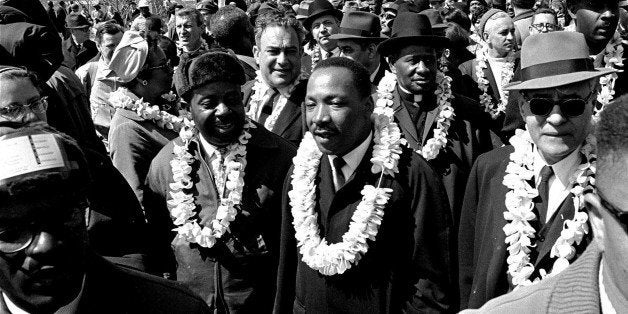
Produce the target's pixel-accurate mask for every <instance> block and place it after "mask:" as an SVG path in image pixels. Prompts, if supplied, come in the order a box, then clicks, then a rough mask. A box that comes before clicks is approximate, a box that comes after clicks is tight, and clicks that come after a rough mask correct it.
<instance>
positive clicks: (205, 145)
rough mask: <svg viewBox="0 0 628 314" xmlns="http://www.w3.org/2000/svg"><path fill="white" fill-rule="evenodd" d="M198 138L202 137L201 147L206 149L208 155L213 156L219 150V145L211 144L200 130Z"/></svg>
mask: <svg viewBox="0 0 628 314" xmlns="http://www.w3.org/2000/svg"><path fill="white" fill-rule="evenodd" d="M198 138H199V139H200V142H201V147H203V150H205V153H206V154H207V157H211V156H213V155H214V154H216V153H217V152H218V147H216V146H214V145H212V144H210V143H209V142H208V141H207V140H206V139H205V137H203V134H201V133H200V132H199V133H198Z"/></svg>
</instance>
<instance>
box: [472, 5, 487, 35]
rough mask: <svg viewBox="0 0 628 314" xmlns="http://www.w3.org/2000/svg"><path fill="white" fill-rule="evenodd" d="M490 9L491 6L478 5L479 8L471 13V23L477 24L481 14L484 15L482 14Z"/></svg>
mask: <svg viewBox="0 0 628 314" xmlns="http://www.w3.org/2000/svg"><path fill="white" fill-rule="evenodd" d="M490 9H491V8H489V7H488V6H484V5H483V6H480V8H479V9H478V10H477V11H476V12H475V14H471V23H473V24H477V23H478V22H479V21H480V20H481V19H482V16H484V14H485V13H486V12H488V10H490ZM480 35H481V34H480Z"/></svg>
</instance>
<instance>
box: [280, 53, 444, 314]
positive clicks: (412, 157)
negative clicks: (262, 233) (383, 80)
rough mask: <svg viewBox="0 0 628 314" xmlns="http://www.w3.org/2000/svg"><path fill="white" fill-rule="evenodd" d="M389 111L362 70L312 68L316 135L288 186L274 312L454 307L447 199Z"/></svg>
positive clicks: (342, 62) (355, 66)
mask: <svg viewBox="0 0 628 314" xmlns="http://www.w3.org/2000/svg"><path fill="white" fill-rule="evenodd" d="M378 101H379V100H378ZM382 101H383V102H384V103H386V100H382ZM374 107H375V108H374ZM385 107H386V105H385V104H383V105H382V102H379V103H378V104H377V105H375V106H374V104H373V100H372V98H371V84H370V79H369V72H368V71H367V70H366V69H365V68H364V67H363V66H361V65H360V64H359V63H357V62H355V61H353V60H350V59H348V58H330V59H327V60H324V61H321V63H320V64H319V65H318V66H317V67H316V68H315V69H314V72H313V73H312V76H311V77H310V79H309V81H308V88H307V96H306V99H305V116H306V117H305V120H306V123H307V126H308V129H309V132H308V133H306V135H305V137H304V138H303V141H302V142H301V144H300V147H299V150H298V152H297V156H296V157H295V158H294V159H293V160H294V166H293V167H292V169H291V171H290V173H289V175H288V176H287V177H286V183H285V186H284V193H283V210H282V212H283V215H282V228H281V235H282V236H281V239H282V242H281V249H280V251H281V257H280V264H279V265H280V266H279V275H278V280H277V283H278V287H277V289H278V290H277V294H276V300H275V312H276V313H288V312H290V313H292V312H294V313H360V314H362V313H406V312H436V311H439V312H442V311H447V310H451V309H452V304H454V300H453V299H452V298H451V297H452V285H451V284H450V282H449V281H450V280H451V279H450V277H453V276H452V269H451V264H450V262H451V261H452V260H451V256H450V254H452V247H451V244H452V239H451V238H450V237H451V236H452V235H451V233H450V231H451V216H450V214H449V207H448V204H447V200H446V195H445V191H444V189H443V186H442V183H441V181H440V179H439V178H438V175H436V173H435V172H434V170H433V168H432V167H430V166H429V165H428V164H427V162H426V161H425V160H424V159H423V158H421V157H420V156H419V155H417V154H416V153H414V152H413V150H412V149H410V148H408V147H406V146H403V144H402V143H403V141H402V137H401V132H400V130H399V128H398V126H397V125H396V123H394V119H393V117H392V112H391V113H389V115H388V116H386V115H384V114H382V113H381V112H382V111H381V109H383V108H385ZM374 112H375V114H373V113H374ZM384 130H385V134H384V133H382V131H384ZM382 141H383V142H382ZM379 143H386V144H385V145H386V148H385V149H383V150H382V147H381V146H380V144H379ZM383 160H387V165H385V166H383V167H382V163H381V162H382V161H383ZM388 162H390V163H389V164H388ZM384 167H387V168H385V169H384ZM382 215H383V216H382ZM454 294H455V292H454Z"/></svg>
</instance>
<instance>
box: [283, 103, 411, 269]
mask: <svg viewBox="0 0 628 314" xmlns="http://www.w3.org/2000/svg"><path fill="white" fill-rule="evenodd" d="M373 118H374V120H375V134H374V142H375V145H374V147H373V156H372V158H371V163H372V164H373V166H372V168H371V172H373V173H374V174H377V173H381V174H380V177H379V180H378V182H377V187H375V186H372V185H365V186H364V188H363V189H362V191H361V194H362V200H361V201H360V204H359V205H358V206H357V208H356V210H355V212H354V213H353V215H352V217H351V223H350V224H349V230H348V231H347V232H346V233H345V234H344V235H343V236H342V242H340V243H334V244H328V243H327V241H326V240H325V239H321V237H320V230H319V228H318V220H317V219H318V214H317V213H316V212H315V207H316V183H315V182H316V174H317V171H318V167H319V164H320V159H321V157H322V155H323V154H322V152H321V151H320V150H319V149H318V146H317V145H316V141H315V140H314V137H313V136H312V134H311V133H310V132H308V133H306V134H305V136H304V138H303V141H302V142H301V144H300V146H299V149H298V151H297V155H296V156H295V157H294V159H293V163H294V171H293V173H292V190H291V191H290V192H288V196H289V197H290V206H291V207H292V216H293V218H294V221H293V222H292V224H293V225H294V229H295V237H296V239H297V247H298V248H299V252H300V253H301V255H302V256H303V258H302V260H303V262H305V263H306V264H307V265H308V266H309V267H311V268H312V269H315V270H317V271H318V272H320V273H321V274H323V275H326V276H331V275H335V274H343V273H344V272H345V271H346V270H348V269H350V268H351V267H352V266H353V265H357V263H358V261H359V260H360V259H361V258H362V256H364V254H366V252H367V251H368V247H369V246H368V243H367V240H371V241H374V240H375V237H376V236H377V233H378V231H379V227H380V225H381V223H382V220H383V216H384V208H385V206H386V204H387V202H388V200H389V199H390V196H391V193H392V190H391V189H388V188H382V187H380V186H381V183H382V178H383V176H384V175H390V176H394V175H395V173H397V172H399V169H398V168H397V165H398V161H399V155H400V154H401V149H402V148H401V145H404V144H405V143H404V139H403V138H402V137H401V130H400V129H399V126H398V125H397V124H396V123H395V122H394V110H393V109H392V106H390V105H389V104H388V103H383V102H378V103H377V104H376V106H375V110H374V112H373Z"/></svg>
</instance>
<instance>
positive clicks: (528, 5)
mask: <svg viewBox="0 0 628 314" xmlns="http://www.w3.org/2000/svg"><path fill="white" fill-rule="evenodd" d="M510 3H511V4H512V6H513V7H516V8H519V9H527V10H531V9H532V8H534V4H535V3H536V0H511V1H510Z"/></svg>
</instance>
